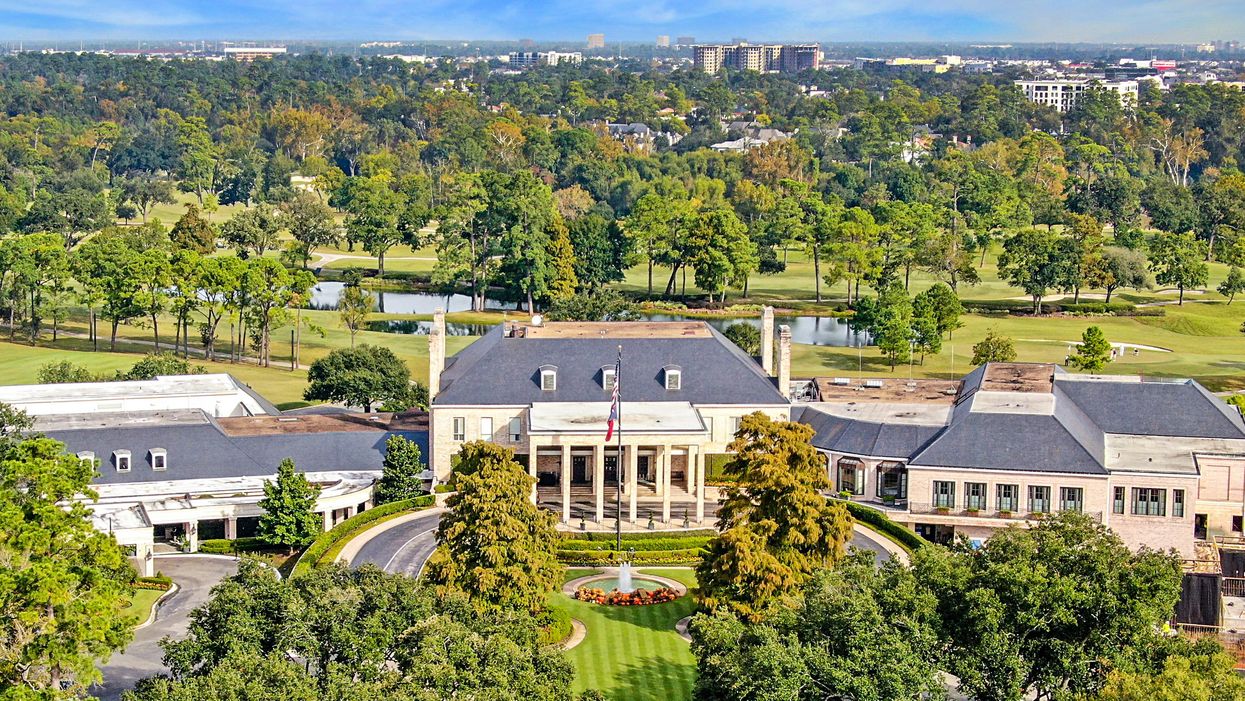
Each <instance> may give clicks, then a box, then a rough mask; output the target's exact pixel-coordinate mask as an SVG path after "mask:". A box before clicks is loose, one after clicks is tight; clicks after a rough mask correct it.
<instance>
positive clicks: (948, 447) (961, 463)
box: [912, 411, 1107, 475]
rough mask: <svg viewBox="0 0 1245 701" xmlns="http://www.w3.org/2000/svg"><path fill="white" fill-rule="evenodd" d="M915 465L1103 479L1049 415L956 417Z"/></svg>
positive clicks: (969, 414) (971, 414) (1091, 460)
mask: <svg viewBox="0 0 1245 701" xmlns="http://www.w3.org/2000/svg"><path fill="white" fill-rule="evenodd" d="M956 413H957V415H956V416H955V418H954V419H953V420H952V422H951V425H950V426H948V427H947V428H946V430H945V431H943V432H942V433H941V434H940V435H939V436H938V437H937V438H935V439H934V440H933V441H931V442H930V444H929V445H928V446H927V447H925V449H923V450H921V451H920V452H919V453H917V454H916V455H915V456H914V457H913V458H912V464H913V465H918V466H920V465H925V466H929V467H964V468H979V469H991V470H1024V471H1037V472H1062V473H1080V474H1092V475H1105V474H1107V470H1106V469H1105V468H1104V467H1103V466H1102V465H1101V464H1099V462H1098V460H1097V459H1096V458H1095V457H1094V456H1093V455H1091V454H1090V452H1089V450H1087V449H1086V447H1085V446H1084V445H1082V444H1081V443H1080V441H1078V440H1077V439H1076V437H1074V436H1073V434H1072V433H1071V432H1069V430H1068V429H1067V428H1066V427H1064V425H1063V424H1061V423H1060V421H1059V420H1058V419H1057V418H1056V417H1054V416H1050V415H1042V414H1003V413H983V412H967V411H966V412H962V413H961V412H958V411H957V412H956Z"/></svg>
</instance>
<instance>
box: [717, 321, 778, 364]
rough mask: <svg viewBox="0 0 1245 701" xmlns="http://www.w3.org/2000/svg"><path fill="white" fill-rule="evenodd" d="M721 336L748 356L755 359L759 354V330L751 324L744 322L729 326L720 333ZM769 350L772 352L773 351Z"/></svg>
mask: <svg viewBox="0 0 1245 701" xmlns="http://www.w3.org/2000/svg"><path fill="white" fill-rule="evenodd" d="M722 335H723V336H726V337H727V338H728V339H730V341H731V343H734V344H735V345H737V346H739V349H740V350H742V351H743V352H744V353H747V354H748V355H750V356H753V357H756V356H758V355H760V354H761V330H760V329H758V328H757V327H755V326H753V325H752V324H749V323H747V322H745V321H740V322H737V323H734V324H731V325H730V326H727V327H726V329H725V330H724V331H722ZM770 350H771V352H772V351H773V349H770Z"/></svg>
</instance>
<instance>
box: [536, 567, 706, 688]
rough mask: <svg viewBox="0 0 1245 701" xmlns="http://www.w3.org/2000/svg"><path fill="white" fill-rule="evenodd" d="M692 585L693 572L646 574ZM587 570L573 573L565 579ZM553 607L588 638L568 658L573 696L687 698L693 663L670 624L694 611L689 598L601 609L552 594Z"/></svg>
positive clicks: (655, 570) (693, 676) (670, 570)
mask: <svg viewBox="0 0 1245 701" xmlns="http://www.w3.org/2000/svg"><path fill="white" fill-rule="evenodd" d="M640 571H641V572H648V573H651V574H655V575H660V576H663V577H669V578H671V579H677V580H679V581H681V582H683V583H685V584H687V585H689V586H691V585H693V584H694V580H695V577H694V575H693V573H692V570H687V569H673V568H664V569H658V568H645V569H642V570H640ZM590 572H591V570H572V571H571V572H569V573H568V577H571V576H572V575H573V576H575V577H578V576H583V575H584V574H588V573H590ZM553 596H554V605H555V606H557V607H558V608H562V609H565V610H566V611H568V612H569V613H570V615H571V616H572V617H574V618H577V619H579V620H580V621H583V623H584V625H585V626H586V627H587V629H588V637H587V638H585V639H584V641H583V642H582V643H580V644H579V645H578V646H577V647H575V648H574V649H573V650H571V651H569V652H568V653H567V656H568V657H569V658H570V660H571V662H572V663H573V664H574V665H575V670H576V675H575V691H577V692H578V691H583V690H585V689H597V690H599V691H601V692H603V693H604V694H605V695H606V696H607V697H608V698H610V699H612V700H614V701H684V700H685V699H689V698H691V694H692V684H693V683H694V682H695V679H696V660H695V658H694V657H693V656H692V653H691V648H690V647H689V645H688V643H687V641H685V640H683V639H682V638H680V637H679V635H678V633H675V632H674V624H675V623H677V622H678V620H679V619H680V618H683V617H684V616H687V615H688V614H690V613H691V612H692V610H693V608H694V605H693V603H692V600H691V597H690V596H685V597H683V598H681V599H679V600H678V601H673V602H670V603H668V604H655V605H652V606H600V605H597V604H589V603H583V602H579V601H574V600H572V599H570V598H569V597H567V596H565V595H563V594H560V593H559V594H554V595H553Z"/></svg>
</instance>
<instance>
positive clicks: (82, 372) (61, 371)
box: [36, 360, 95, 385]
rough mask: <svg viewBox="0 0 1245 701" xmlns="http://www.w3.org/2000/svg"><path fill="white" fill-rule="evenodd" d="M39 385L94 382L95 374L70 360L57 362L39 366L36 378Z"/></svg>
mask: <svg viewBox="0 0 1245 701" xmlns="http://www.w3.org/2000/svg"><path fill="white" fill-rule="evenodd" d="M36 377H37V381H38V382H39V384H41V385H56V384H62V383H69V382H95V373H93V372H91V371H90V370H88V369H87V368H86V366H85V365H78V364H77V363H75V362H73V361H70V360H59V361H56V362H52V363H47V364H45V365H40V366H39V373H38V375H37V376H36Z"/></svg>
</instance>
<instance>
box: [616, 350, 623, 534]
mask: <svg viewBox="0 0 1245 701" xmlns="http://www.w3.org/2000/svg"><path fill="white" fill-rule="evenodd" d="M621 375H622V344H621V343H620V344H618V367H617V368H616V369H615V371H614V391H615V392H618V453H617V454H616V456H615V458H614V483H615V485H616V486H617V487H618V489H617V494H616V498H615V510H614V517H615V518H614V524H615V534H614V535H615V537H616V541H617V542H616V543H615V545H616V546H617V547H615V548H614V549H615V550H616V551H619V552H621V551H622V477H623V458H622V392H621V391H620V390H621V389H622V386H621V385H619V384H618V383H619V382H620V381H621V380H622V377H621Z"/></svg>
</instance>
